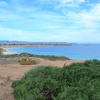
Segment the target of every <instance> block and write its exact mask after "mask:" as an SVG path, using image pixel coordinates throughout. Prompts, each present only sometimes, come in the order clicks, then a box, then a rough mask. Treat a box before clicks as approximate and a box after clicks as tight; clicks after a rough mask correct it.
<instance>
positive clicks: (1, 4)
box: [0, 1, 8, 6]
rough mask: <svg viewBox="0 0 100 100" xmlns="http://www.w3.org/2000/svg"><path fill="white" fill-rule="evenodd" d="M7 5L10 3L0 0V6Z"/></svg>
mask: <svg viewBox="0 0 100 100" xmlns="http://www.w3.org/2000/svg"><path fill="white" fill-rule="evenodd" d="M6 5H8V4H7V2H5V1H0V6H6Z"/></svg>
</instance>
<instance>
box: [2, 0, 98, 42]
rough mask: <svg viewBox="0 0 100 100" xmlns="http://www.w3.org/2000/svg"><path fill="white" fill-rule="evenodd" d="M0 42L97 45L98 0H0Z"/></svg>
mask: <svg viewBox="0 0 100 100" xmlns="http://www.w3.org/2000/svg"><path fill="white" fill-rule="evenodd" d="M0 40H10V41H14V40H17V41H30V42H31V41H32V42H74V43H100V0H0Z"/></svg>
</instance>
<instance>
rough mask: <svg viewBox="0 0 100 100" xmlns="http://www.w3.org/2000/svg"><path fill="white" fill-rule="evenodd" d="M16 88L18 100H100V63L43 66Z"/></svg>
mask: <svg viewBox="0 0 100 100" xmlns="http://www.w3.org/2000/svg"><path fill="white" fill-rule="evenodd" d="M12 87H13V88H14V97H15V100H100V61H98V60H89V61H85V62H84V63H73V64H71V65H69V66H66V65H64V67H62V68H58V67H53V66H39V67H36V68H34V69H32V70H30V71H28V72H27V73H26V74H25V75H24V76H23V77H22V78H21V79H20V80H16V81H14V82H13V83H12Z"/></svg>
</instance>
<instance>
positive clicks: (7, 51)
mask: <svg viewBox="0 0 100 100" xmlns="http://www.w3.org/2000/svg"><path fill="white" fill-rule="evenodd" d="M1 49H2V54H3V55H11V54H17V53H15V52H12V51H9V50H7V48H3V47H1Z"/></svg>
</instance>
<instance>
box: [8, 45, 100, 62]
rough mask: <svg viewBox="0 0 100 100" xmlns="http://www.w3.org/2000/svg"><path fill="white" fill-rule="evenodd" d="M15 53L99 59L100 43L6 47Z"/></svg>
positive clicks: (75, 58) (74, 58) (76, 58)
mask: <svg viewBox="0 0 100 100" xmlns="http://www.w3.org/2000/svg"><path fill="white" fill-rule="evenodd" d="M8 50H9V51H12V52H15V53H18V54H19V53H23V52H24V53H25V52H27V53H31V54H38V55H56V56H66V57H69V58H70V59H73V60H92V59H98V60H100V44H98V45H95V44H93V45H72V46H44V47H32V48H8Z"/></svg>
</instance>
